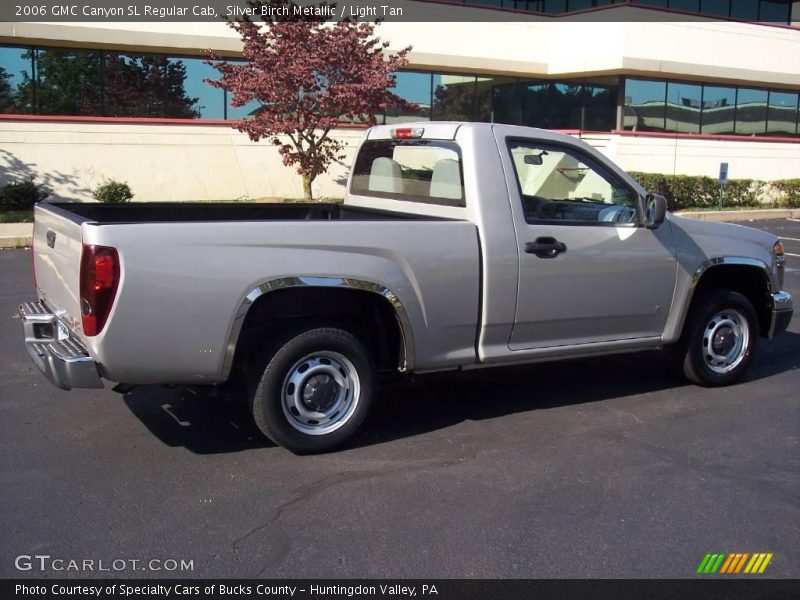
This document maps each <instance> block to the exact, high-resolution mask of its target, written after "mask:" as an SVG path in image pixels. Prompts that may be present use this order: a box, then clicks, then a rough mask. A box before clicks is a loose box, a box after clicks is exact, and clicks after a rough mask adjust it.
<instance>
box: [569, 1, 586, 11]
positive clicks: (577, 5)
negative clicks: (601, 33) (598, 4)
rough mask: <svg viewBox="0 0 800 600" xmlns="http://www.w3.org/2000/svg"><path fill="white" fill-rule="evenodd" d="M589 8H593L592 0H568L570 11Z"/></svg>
mask: <svg viewBox="0 0 800 600" xmlns="http://www.w3.org/2000/svg"><path fill="white" fill-rule="evenodd" d="M587 8H592V0H568V4H567V9H568V10H569V11H570V12H572V11H575V10H586V9H587Z"/></svg>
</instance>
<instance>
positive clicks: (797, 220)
mask: <svg viewBox="0 0 800 600" xmlns="http://www.w3.org/2000/svg"><path fill="white" fill-rule="evenodd" d="M786 220H787V221H794V222H795V223H800V219H786Z"/></svg>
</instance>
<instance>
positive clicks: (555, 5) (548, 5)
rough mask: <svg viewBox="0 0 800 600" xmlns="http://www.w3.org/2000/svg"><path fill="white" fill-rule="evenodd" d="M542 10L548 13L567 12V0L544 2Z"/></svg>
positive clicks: (546, 0)
mask: <svg viewBox="0 0 800 600" xmlns="http://www.w3.org/2000/svg"><path fill="white" fill-rule="evenodd" d="M543 10H544V12H548V13H563V12H567V0H544V8H543Z"/></svg>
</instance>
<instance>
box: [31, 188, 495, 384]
mask: <svg viewBox="0 0 800 600" xmlns="http://www.w3.org/2000/svg"><path fill="white" fill-rule="evenodd" d="M85 245H91V246H97V247H103V248H112V249H114V251H115V252H117V254H118V257H119V258H118V261H119V265H120V267H119V270H120V275H119V279H118V281H119V287H118V289H117V290H116V295H115V300H114V302H113V307H112V309H111V311H110V313H109V316H108V321H107V322H106V325H105V327H104V328H103V329H102V330H101V331H100V332H99V333H98V334H96V335H94V336H86V335H84V331H83V326H82V322H81V320H82V311H83V309H82V305H81V293H80V288H81V285H80V272H81V261H82V255H83V248H84V246H85ZM34 265H35V269H36V281H37V287H38V288H39V297H38V298H37V300H40V301H42V302H43V303H44V304H45V305H46V307H47V310H49V311H50V312H51V313H52V314H55V315H58V317H59V319H60V321H61V322H62V324H63V325H64V326H66V327H67V328H68V329H69V330H70V331H71V332H72V334H74V336H75V337H76V338H77V339H79V340H80V341H81V343H83V344H84V345H85V347H86V350H87V351H88V354H89V355H90V356H91V357H92V358H93V359H94V361H95V362H96V363H97V364H98V370H99V372H100V374H101V375H102V376H103V377H106V378H107V379H109V380H111V381H122V382H126V383H137V384H139V383H141V384H146V383H195V384H208V383H219V382H221V381H224V380H225V379H226V378H227V375H228V372H227V371H226V365H228V364H229V363H228V362H226V360H227V359H226V356H227V353H228V348H229V347H234V346H230V344H231V334H232V331H233V330H234V329H233V327H234V322H235V320H236V318H237V315H239V314H240V311H241V310H242V306H248V302H249V301H248V300H247V299H248V297H249V296H250V295H251V294H253V293H256V294H257V293H258V292H259V290H260V289H261V288H262V286H263V287H265V289H266V288H269V287H285V286H289V285H296V284H298V282H300V284H302V285H311V284H313V285H316V286H319V285H329V286H342V285H350V283H348V282H354V281H356V282H360V283H359V285H361V286H362V287H364V286H367V287H369V286H373V287H374V289H376V290H388V292H387V293H390V294H391V297H392V298H394V299H396V302H399V303H400V304H401V305H402V306H403V307H404V310H405V312H406V313H407V314H408V318H409V322H413V323H415V324H417V325H416V326H415V328H414V331H413V336H414V344H415V347H416V348H417V350H416V356H415V359H416V361H417V364H419V365H420V368H437V367H442V366H449V365H451V364H453V365H458V364H464V363H471V362H474V359H475V323H476V318H477V315H478V310H479V298H478V294H479V286H478V282H479V281H480V253H479V241H478V232H477V228H476V226H475V224H474V223H472V222H470V221H468V220H466V219H458V218H440V217H436V216H427V215H418V214H416V213H397V212H389V211H383V210H380V209H374V208H361V207H343V206H339V205H333V204H318V205H307V204H305V205H304V204H289V205H285V204H275V205H272V204H233V203H231V204H209V203H196V204H166V203H152V204H151V203H141V204H127V205H105V204H94V203H92V204H81V203H41V204H39V205H37V206H36V209H35V224H34ZM379 293H382V292H379ZM409 335H411V334H410V333H409ZM409 343H410V341H409Z"/></svg>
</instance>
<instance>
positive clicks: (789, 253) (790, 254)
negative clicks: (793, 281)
mask: <svg viewBox="0 0 800 600" xmlns="http://www.w3.org/2000/svg"><path fill="white" fill-rule="evenodd" d="M784 254H785V255H786V256H795V257H797V258H800V254H792V253H791V252H784Z"/></svg>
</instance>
